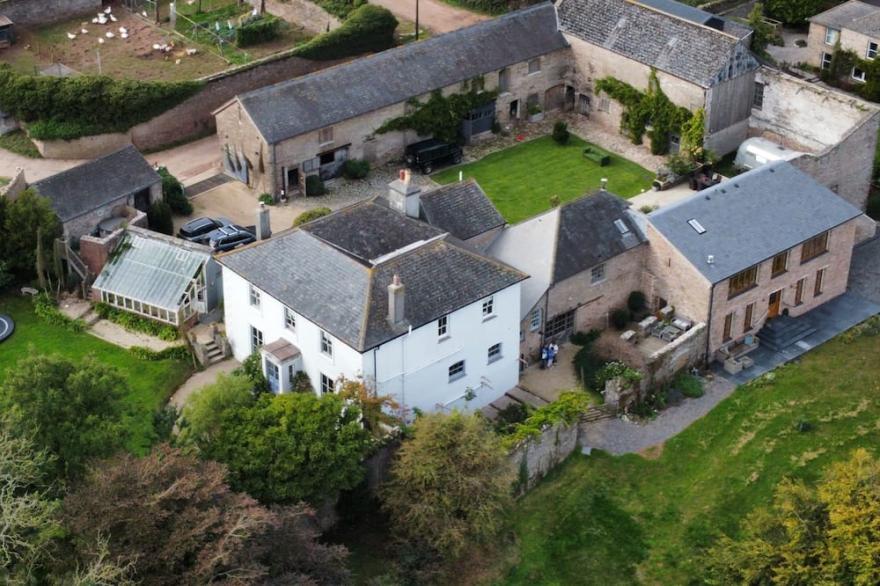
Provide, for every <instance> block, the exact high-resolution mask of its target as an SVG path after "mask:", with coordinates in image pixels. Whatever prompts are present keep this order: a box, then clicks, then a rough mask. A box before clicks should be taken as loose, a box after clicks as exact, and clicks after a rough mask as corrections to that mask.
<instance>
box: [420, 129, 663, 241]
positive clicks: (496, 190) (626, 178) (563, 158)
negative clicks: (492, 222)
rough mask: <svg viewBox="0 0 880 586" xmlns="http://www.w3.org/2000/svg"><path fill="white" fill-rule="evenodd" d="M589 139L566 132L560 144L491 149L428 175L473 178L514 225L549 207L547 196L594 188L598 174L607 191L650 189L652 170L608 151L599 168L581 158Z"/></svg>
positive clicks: (564, 197) (627, 193)
mask: <svg viewBox="0 0 880 586" xmlns="http://www.w3.org/2000/svg"><path fill="white" fill-rule="evenodd" d="M588 145H589V143H587V142H584V141H583V140H581V139H579V138H577V137H576V136H574V135H572V137H571V140H570V141H569V143H568V145H566V146H560V145H558V144H556V143H555V142H554V141H553V139H552V138H551V137H549V136H545V137H542V138H538V139H536V140H532V141H529V142H525V143H522V144H518V145H516V146H513V147H510V148H508V149H505V150H503V151H498V152H496V153H492V154H490V155H488V156H486V157H484V158H482V159H480V160H479V161H476V162H473V163H469V164H466V165H460V166H458V167H452V168H450V169H446V170H444V171H441V172H439V173H437V174H435V175H434V176H433V179H434V180H435V181H437V182H438V183H452V182H453V181H458V173H459V171H462V172H463V173H464V177H465V178H470V177H473V178H475V179H476V180H477V181H478V182H479V184H480V186H481V187H482V188H483V190H484V191H485V192H486V195H488V196H489V198H490V199H491V200H492V201H493V202H494V203H495V206H496V207H497V208H498V211H500V212H501V215H502V216H504V218H505V219H506V220H507V221H508V222H510V223H516V222H519V221H521V220H525V219H526V218H530V217H532V216H534V215H536V214H539V213H541V212H543V211H544V210H547V209H549V208H550V198H551V197H552V196H554V195H555V196H558V197H559V199H560V201H562V202H566V201H569V200H572V199H575V198H577V197H578V196H581V195H583V194H585V193H589V192H591V191H594V190H595V189H598V187H599V186H600V183H601V179H602V178H603V177H606V178H608V190H609V191H611V192H612V193H615V194H617V195H619V196H621V197H632V196H634V195H638V194H639V193H641V192H642V191H644V190H647V189H650V188H651V182H652V181H653V180H654V174H653V173H651V172H650V171H648V170H647V169H645V168H643V167H640V166H639V165H636V164H635V163H633V162H632V161H629V160H627V159H624V158H623V157H619V156H617V155H615V154H613V153H611V164H609V165H608V166H605V167H600V166H599V165H598V164H597V163H594V162H592V161H589V160H587V159H585V158H584V156H583V154H582V151H583V149H584V147H586V146H588Z"/></svg>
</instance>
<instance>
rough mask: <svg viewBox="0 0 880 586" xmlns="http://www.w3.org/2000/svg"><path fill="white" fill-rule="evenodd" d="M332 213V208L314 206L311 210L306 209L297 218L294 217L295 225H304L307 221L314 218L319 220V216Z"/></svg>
mask: <svg viewBox="0 0 880 586" xmlns="http://www.w3.org/2000/svg"><path fill="white" fill-rule="evenodd" d="M330 213H332V210H331V209H330V208H325V207H320V208H314V209H311V210H306V211H304V212H303V213H301V214H300V215H298V216H297V217H296V218H294V219H293V227H294V228H296V227H297V226H302V225H303V224H305V223H306V222H311V221H312V220H317V219H318V218H323V217H324V216H326V215H329V214H330Z"/></svg>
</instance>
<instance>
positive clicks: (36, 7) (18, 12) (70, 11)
mask: <svg viewBox="0 0 880 586" xmlns="http://www.w3.org/2000/svg"><path fill="white" fill-rule="evenodd" d="M100 10H101V0H0V14H2V15H3V16H6V17H9V19H10V20H12V22H14V23H15V24H23V25H41V26H42V25H46V24H50V23H53V22H58V21H61V20H67V19H68V18H72V17H74V16H78V15H80V14H86V13H88V12H93V13H95V14H97V13H98V12H99V11H100Z"/></svg>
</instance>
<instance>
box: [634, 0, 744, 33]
mask: <svg viewBox="0 0 880 586" xmlns="http://www.w3.org/2000/svg"><path fill="white" fill-rule="evenodd" d="M624 2H629V3H630V4H637V5H639V6H640V7H641V8H646V9H648V10H650V11H651V12H655V13H657V14H661V15H663V16H665V17H667V18H670V19H672V20H675V21H677V22H682V23H684V24H686V25H691V26H694V27H698V28H701V29H706V30H709V31H712V32H713V33H718V34H720V35H723V36H725V37H728V38H730V39H732V40H734V41H736V42H737V43H739V41H740V39H739V38H737V37H735V36H734V35H732V34H730V33H729V32H727V31H723V30H719V29H717V28H713V27H711V26H707V25H705V24H701V23H699V22H694V21H692V20H688V19H686V18H683V17H681V16H677V15H675V14H672V13H669V12H666V11H665V10H661V9H660V8H657V7H655V6H651V5H649V4H643V3H642V2H640V1H639V0H624ZM685 6H689V5H688V4H685ZM689 7H690V8H695V9H697V10H701V9H700V8H699V7H697V6H689ZM704 12H705V11H704ZM707 14H711V13H707ZM713 16H717V15H713ZM719 18H720V17H719Z"/></svg>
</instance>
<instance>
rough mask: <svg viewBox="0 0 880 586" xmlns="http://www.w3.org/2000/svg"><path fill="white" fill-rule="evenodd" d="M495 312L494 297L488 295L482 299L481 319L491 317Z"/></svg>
mask: <svg viewBox="0 0 880 586" xmlns="http://www.w3.org/2000/svg"><path fill="white" fill-rule="evenodd" d="M494 314H495V298H494V297H490V298H488V299H486V300H485V301H483V319H486V318H487V317H492V316H493V315H494Z"/></svg>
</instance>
